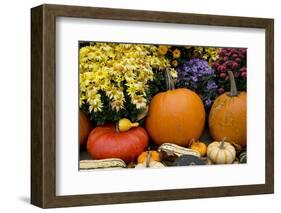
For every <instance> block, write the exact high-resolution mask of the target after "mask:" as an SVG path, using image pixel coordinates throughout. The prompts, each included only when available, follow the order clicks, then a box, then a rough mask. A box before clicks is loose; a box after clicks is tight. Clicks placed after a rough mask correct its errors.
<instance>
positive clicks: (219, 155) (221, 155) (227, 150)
mask: <svg viewBox="0 0 281 213" xmlns="http://www.w3.org/2000/svg"><path fill="white" fill-rule="evenodd" d="M207 156H208V157H209V158H210V160H211V161H212V162H213V163H215V164H231V163H233V161H234V160H235V157H236V151H235V148H234V146H232V145H231V144H230V143H228V142H225V141H224V140H222V141H221V142H218V141H215V142H213V143H211V144H209V146H208V148H207Z"/></svg>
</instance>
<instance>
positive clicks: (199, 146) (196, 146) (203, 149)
mask: <svg viewBox="0 0 281 213" xmlns="http://www.w3.org/2000/svg"><path fill="white" fill-rule="evenodd" d="M190 148H191V149H192V150H195V151H198V152H199V153H200V156H201V157H204V156H205V155H206V153H207V146H206V144H205V143H203V142H200V141H195V140H194V139H192V140H191V145H190Z"/></svg>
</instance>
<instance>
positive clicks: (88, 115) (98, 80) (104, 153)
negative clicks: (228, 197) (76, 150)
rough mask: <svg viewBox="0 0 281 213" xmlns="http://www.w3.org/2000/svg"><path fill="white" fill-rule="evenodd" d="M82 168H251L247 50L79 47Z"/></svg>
mask: <svg viewBox="0 0 281 213" xmlns="http://www.w3.org/2000/svg"><path fill="white" fill-rule="evenodd" d="M79 56H80V58H79V64H80V67H79V72H80V84H79V85H80V87H79V88H80V94H79V99H80V117H79V119H80V134H79V135H80V136H79V146H80V169H81V170H87V169H108V168H109V169H113V168H136V169H137V168H145V169H146V168H164V167H170V166H190V165H210V164H242V163H246V162H247V152H246V148H247V129H246V128H247V127H246V112H247V105H246V104H247V92H246V90H247V84H246V83H247V67H246V65H247V49H246V48H215V47H194V46H169V45H144V44H120V43H99V42H80V43H79Z"/></svg>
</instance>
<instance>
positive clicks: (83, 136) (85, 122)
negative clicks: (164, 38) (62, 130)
mask: <svg viewBox="0 0 281 213" xmlns="http://www.w3.org/2000/svg"><path fill="white" fill-rule="evenodd" d="M79 122H80V125H79V132H80V134H79V144H80V147H83V146H85V144H86V143H87V139H88V135H89V133H90V132H91V130H92V128H93V127H92V124H91V121H90V119H89V118H88V117H87V115H86V114H85V113H84V112H83V111H82V110H79Z"/></svg>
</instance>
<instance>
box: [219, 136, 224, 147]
mask: <svg viewBox="0 0 281 213" xmlns="http://www.w3.org/2000/svg"><path fill="white" fill-rule="evenodd" d="M224 142H225V137H224V138H223V139H222V141H221V144H220V146H219V148H220V149H224Z"/></svg>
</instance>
